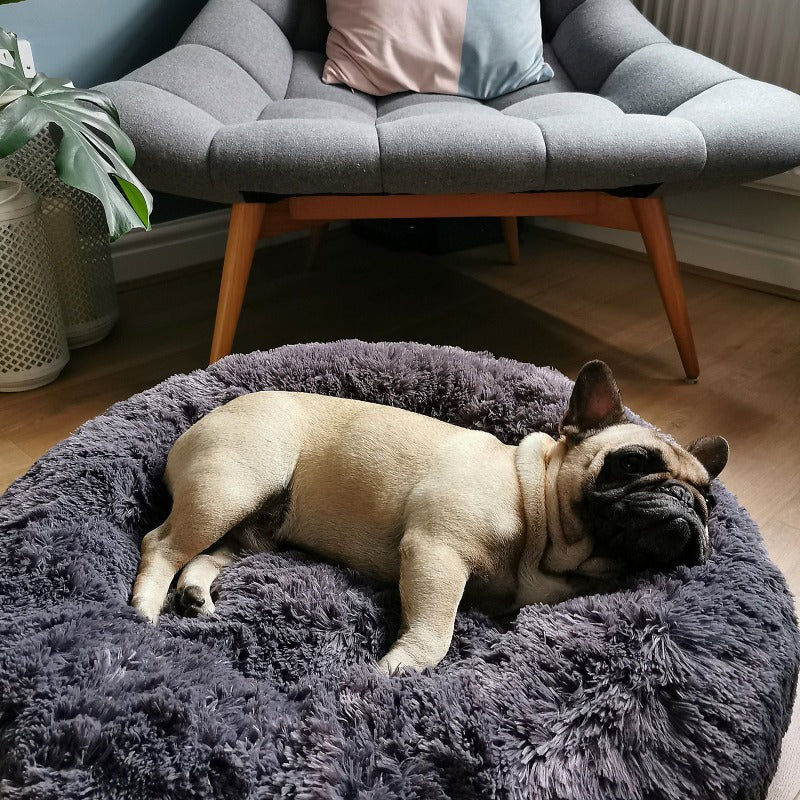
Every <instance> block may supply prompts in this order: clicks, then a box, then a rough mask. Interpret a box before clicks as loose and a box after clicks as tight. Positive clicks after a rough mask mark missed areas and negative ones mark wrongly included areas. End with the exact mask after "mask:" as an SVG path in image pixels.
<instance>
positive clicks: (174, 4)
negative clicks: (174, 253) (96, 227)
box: [0, 0, 216, 222]
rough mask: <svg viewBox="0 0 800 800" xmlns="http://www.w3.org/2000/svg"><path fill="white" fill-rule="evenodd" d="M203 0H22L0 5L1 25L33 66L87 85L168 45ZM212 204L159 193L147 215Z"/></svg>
mask: <svg viewBox="0 0 800 800" xmlns="http://www.w3.org/2000/svg"><path fill="white" fill-rule="evenodd" d="M205 4H206V0H24V2H21V3H12V4H11V5H0V28H5V29H6V30H8V31H13V32H14V33H16V34H17V35H18V36H19V37H20V38H21V39H27V40H28V41H29V42H30V43H31V47H32V48H33V58H34V61H35V64H36V69H37V70H38V71H39V72H44V73H45V74H46V75H50V76H51V77H53V78H65V79H67V80H71V81H72V82H73V83H74V84H75V85H76V86H80V87H91V86H96V85H97V84H98V83H104V82H105V81H111V80H115V79H117V78H120V77H122V76H123V75H125V74H126V73H127V72H130V70H132V69H133V68H134V67H138V66H140V65H141V64H144V63H145V62H147V61H149V60H150V59H151V58H155V56H157V55H160V54H161V53H163V52H165V51H166V50H168V49H169V48H170V47H172V46H173V45H174V44H175V42H176V41H177V40H178V38H179V37H180V35H181V33H183V31H184V30H185V29H186V26H187V25H188V24H189V23H190V22H191V21H192V20H193V19H194V17H195V16H196V15H197V13H198V12H199V11H200V9H201V8H202V7H203V6H204V5H205ZM215 207H216V206H214V205H212V204H209V203H203V202H201V201H199V200H189V199H188V198H182V197H172V196H170V195H164V194H157V195H156V197H155V206H154V210H153V215H152V217H151V220H152V221H153V222H164V221H166V220H170V219H176V218H178V217H186V216H190V215H192V214H197V213H201V212H203V211H208V210H210V209H212V208H215Z"/></svg>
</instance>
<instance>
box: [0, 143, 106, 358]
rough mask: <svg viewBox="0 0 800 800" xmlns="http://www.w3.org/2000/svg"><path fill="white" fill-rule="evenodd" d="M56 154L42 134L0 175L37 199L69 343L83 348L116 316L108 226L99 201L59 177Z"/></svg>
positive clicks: (1, 167) (7, 160) (0, 166)
mask: <svg viewBox="0 0 800 800" xmlns="http://www.w3.org/2000/svg"><path fill="white" fill-rule="evenodd" d="M55 153H56V147H55V144H54V143H53V141H52V139H51V138H50V135H49V133H48V131H47V130H46V129H45V130H43V131H42V132H41V133H40V134H39V135H38V136H35V137H34V138H33V139H31V140H30V141H29V142H28V143H27V144H26V145H25V146H24V147H21V148H20V149H19V150H17V151H16V152H14V153H12V154H11V155H10V156H7V157H6V158H4V159H2V161H1V162H0V170H2V171H3V172H5V174H7V175H13V176H14V177H16V178H21V179H22V180H23V181H24V183H25V185H26V186H27V187H28V188H30V189H32V190H33V191H34V192H36V193H37V194H38V195H39V196H40V197H41V213H42V219H43V221H44V227H45V232H46V233H47V239H48V241H49V243H50V252H51V257H52V263H53V272H54V274H55V278H56V286H57V287H58V294H59V299H60V301H61V310H62V313H63V316H64V325H65V327H66V331H67V343H68V344H69V346H70V348H77V347H86V346H87V345H90V344H94V343H95V342H99V341H100V340H101V339H102V338H104V337H105V336H106V334H107V333H108V332H109V331H110V330H111V328H112V327H113V326H114V323H115V322H116V321H117V318H118V317H119V310H118V307H117V287H116V283H115V281H114V270H113V267H112V264H111V246H110V243H109V237H108V227H107V226H106V218H105V214H104V212H103V207H102V205H101V204H100V201H99V200H98V199H97V198H96V197H94V196H92V195H90V194H88V193H86V192H81V191H78V189H73V188H72V187H71V186H67V184H65V183H64V182H63V181H62V180H61V179H60V178H59V177H58V175H57V174H56V169H55V166H54V163H53V159H54V157H55Z"/></svg>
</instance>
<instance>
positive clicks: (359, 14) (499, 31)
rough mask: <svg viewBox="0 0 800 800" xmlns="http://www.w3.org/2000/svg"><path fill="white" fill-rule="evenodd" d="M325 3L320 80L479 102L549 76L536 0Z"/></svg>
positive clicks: (338, 0) (378, 91)
mask: <svg viewBox="0 0 800 800" xmlns="http://www.w3.org/2000/svg"><path fill="white" fill-rule="evenodd" d="M401 9H402V13H398V5H397V3H395V2H394V0H378V1H376V0H328V20H329V21H330V23H331V31H330V33H329V34H328V43H327V48H326V51H327V55H328V61H327V62H326V64H325V69H324V71H323V73H322V79H323V80H324V81H325V82H326V83H343V84H345V85H347V86H350V87H352V88H353V89H359V90H361V91H363V92H367V93H369V94H373V95H379V96H382V95H387V94H393V93H396V92H403V91H408V90H410V91H415V92H434V93H438V94H457V95H464V96H466V97H475V98H478V99H482V100H483V99H487V98H491V97H496V96H498V95H501V94H506V93H508V92H511V91H514V90H515V89H519V88H520V87H522V86H527V85H529V84H532V83H539V82H541V81H546V80H549V79H550V78H552V77H553V71H552V70H551V69H550V67H549V66H548V65H547V64H546V63H545V61H544V58H543V50H542V36H541V28H542V25H541V17H540V12H539V0H504V2H503V3H502V4H500V5H499V7H498V5H497V4H496V3H488V2H485V0H408V1H407V2H406V3H404V4H402V6H401Z"/></svg>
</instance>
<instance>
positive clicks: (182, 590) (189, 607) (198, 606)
mask: <svg viewBox="0 0 800 800" xmlns="http://www.w3.org/2000/svg"><path fill="white" fill-rule="evenodd" d="M175 609H176V610H177V611H178V613H179V614H182V615H183V616H184V617H202V616H206V615H207V614H213V613H214V603H213V601H212V600H211V596H210V595H209V594H208V593H207V592H204V591H203V590H202V589H201V588H200V587H199V586H181V587H179V588H178V590H177V591H176V592H175Z"/></svg>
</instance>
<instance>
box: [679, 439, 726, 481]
mask: <svg viewBox="0 0 800 800" xmlns="http://www.w3.org/2000/svg"><path fill="white" fill-rule="evenodd" d="M686 449H687V450H688V451H689V452H690V453H691V454H692V455H693V456H694V457H695V458H696V459H697V460H698V461H699V462H700V463H701V464H702V465H703V466H704V467H705V468H706V471H707V472H708V476H709V477H710V478H711V479H712V480H713V479H714V478H716V477H717V475H719V474H720V472H722V470H723V469H724V468H725V465H726V464H727V463H728V453H729V452H730V447H728V443H727V441H725V439H723V438H722V437H721V436H702V437H701V438H699V439H695V440H694V441H693V442H692V443H691V444H690V445H689V446H688V447H687V448H686Z"/></svg>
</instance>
